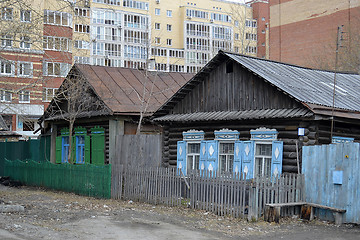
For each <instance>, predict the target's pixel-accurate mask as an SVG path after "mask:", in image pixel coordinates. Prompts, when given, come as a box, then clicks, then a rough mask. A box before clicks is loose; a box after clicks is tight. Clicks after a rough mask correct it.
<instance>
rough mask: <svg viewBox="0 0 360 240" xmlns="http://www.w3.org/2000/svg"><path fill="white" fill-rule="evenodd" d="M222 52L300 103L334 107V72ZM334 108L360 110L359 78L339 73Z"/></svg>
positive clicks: (358, 76) (356, 75)
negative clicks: (333, 105)
mask: <svg viewBox="0 0 360 240" xmlns="http://www.w3.org/2000/svg"><path fill="white" fill-rule="evenodd" d="M223 53H224V54H225V55H227V56H228V57H230V58H232V59H233V60H235V61H236V62H238V63H240V64H241V65H243V66H244V67H245V68H247V69H249V70H250V71H252V72H253V73H255V74H257V75H258V76H260V77H262V78H263V79H265V80H266V81H268V82H270V83H271V84H273V85H275V86H276V87H278V88H279V89H281V90H282V91H284V92H286V93H287V94H289V95H291V96H293V97H294V98H296V99H297V100H299V101H301V102H304V103H311V104H317V105H323V106H328V107H332V104H333V91H334V72H330V71H322V70H315V69H309V68H303V67H298V66H294V65H289V64H285V63H280V62H274V61H269V60H264V59H259V58H253V57H248V56H243V55H237V54H233V53H227V52H223ZM335 107H336V108H340V109H347V110H352V111H360V75H358V74H349V73H337V74H336V98H335Z"/></svg>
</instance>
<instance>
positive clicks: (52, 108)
mask: <svg viewBox="0 0 360 240" xmlns="http://www.w3.org/2000/svg"><path fill="white" fill-rule="evenodd" d="M192 76H193V74H186V73H172V72H154V71H144V70H139V69H128V68H115V67H102V66H91V65H82V64H76V65H74V66H73V67H72V69H71V71H70V72H69V74H68V76H67V77H66V79H65V80H64V82H63V83H62V85H61V86H60V88H59V90H58V91H57V94H56V96H55V97H54V99H53V100H52V101H51V103H50V105H49V107H48V108H47V109H46V111H45V113H44V115H43V116H42V117H41V119H40V122H41V124H42V125H43V128H42V134H43V135H51V150H50V152H51V161H52V162H56V163H64V162H69V159H67V158H68V152H69V151H72V157H73V158H74V159H73V160H72V161H70V162H73V163H77V164H82V163H85V162H86V163H92V164H107V163H112V162H113V159H114V158H115V151H116V146H115V139H116V136H117V135H133V134H136V132H137V127H138V122H139V121H140V118H144V119H145V121H144V119H142V122H143V124H141V128H140V133H142V134H160V133H161V132H162V129H161V128H159V127H158V126H155V125H153V124H151V123H149V122H147V121H146V118H147V117H148V116H149V115H151V114H152V113H153V112H154V111H156V110H157V109H158V108H159V107H160V106H161V105H162V104H164V103H165V102H166V101H167V100H168V98H169V97H171V96H172V95H173V94H174V93H175V92H176V91H177V90H178V89H179V88H180V87H182V86H183V85H184V84H185V83H186V82H187V81H188V80H189V79H190V78H191V77H192ZM71 121H74V124H73V130H72V133H73V134H72V135H73V139H70V140H69V135H70V134H69V131H70V130H69V127H70V122H71ZM69 141H72V149H69Z"/></svg>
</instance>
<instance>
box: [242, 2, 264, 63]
mask: <svg viewBox="0 0 360 240" xmlns="http://www.w3.org/2000/svg"><path fill="white" fill-rule="evenodd" d="M246 3H247V4H249V6H251V8H252V11H253V18H254V19H256V20H257V57H259V58H269V17H270V16H269V15H270V13H269V0H251V1H247V2H246Z"/></svg>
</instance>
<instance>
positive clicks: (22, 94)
mask: <svg viewBox="0 0 360 240" xmlns="http://www.w3.org/2000/svg"><path fill="white" fill-rule="evenodd" d="M29 102H30V91H25V90H23V91H19V103H29Z"/></svg>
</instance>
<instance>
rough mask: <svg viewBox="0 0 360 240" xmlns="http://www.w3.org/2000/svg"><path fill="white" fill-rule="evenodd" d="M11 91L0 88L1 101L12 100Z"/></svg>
mask: <svg viewBox="0 0 360 240" xmlns="http://www.w3.org/2000/svg"><path fill="white" fill-rule="evenodd" d="M11 95H12V94H11V92H9V91H6V90H0V101H1V102H11V98H12V97H11Z"/></svg>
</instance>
